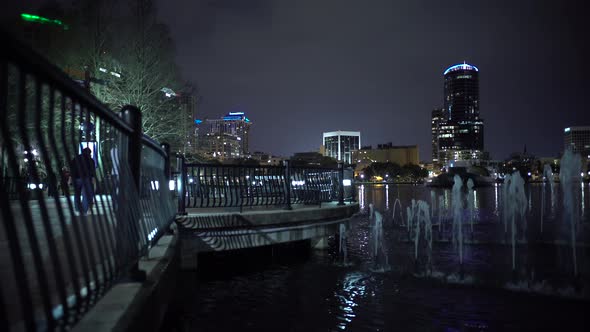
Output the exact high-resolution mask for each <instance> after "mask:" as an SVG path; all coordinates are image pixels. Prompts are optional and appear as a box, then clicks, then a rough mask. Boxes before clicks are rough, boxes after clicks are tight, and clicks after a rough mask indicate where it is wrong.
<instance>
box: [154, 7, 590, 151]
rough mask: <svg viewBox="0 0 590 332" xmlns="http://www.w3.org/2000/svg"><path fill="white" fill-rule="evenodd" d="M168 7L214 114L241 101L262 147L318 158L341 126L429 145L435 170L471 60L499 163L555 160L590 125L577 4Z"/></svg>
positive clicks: (207, 111) (183, 60)
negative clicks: (519, 155) (446, 80)
mask: <svg viewBox="0 0 590 332" xmlns="http://www.w3.org/2000/svg"><path fill="white" fill-rule="evenodd" d="M158 4H159V11H160V17H161V18H162V20H163V21H164V22H165V23H167V24H169V25H170V28H171V32H172V34H173V36H174V38H175V39H176V42H177V45H178V50H177V51H178V60H179V63H180V65H181V67H182V68H184V70H185V71H186V72H187V73H189V75H190V79H194V81H195V82H198V85H199V87H200V89H201V93H202V95H203V101H202V103H201V104H200V105H199V111H200V112H201V114H202V116H203V117H204V116H211V115H214V114H219V113H223V112H225V111H227V110H229V109H233V108H234V107H235V106H236V105H240V107H241V108H242V109H241V110H242V111H245V112H248V114H250V115H251V117H252V118H255V119H256V120H257V121H256V124H255V128H253V129H254V130H255V131H254V132H253V135H252V141H251V146H252V150H261V151H267V152H271V153H273V154H280V155H286V156H288V155H292V154H293V153H294V152H298V151H316V150H317V149H318V140H317V138H316V137H317V135H319V133H321V132H324V131H329V130H338V129H340V130H356V131H361V132H362V135H363V137H364V139H363V141H364V142H365V143H366V144H367V145H368V144H373V145H375V144H378V143H383V142H389V141H392V142H394V144H396V145H412V144H418V145H419V146H420V148H421V150H422V153H421V155H420V159H421V160H424V161H429V160H430V153H428V151H429V149H430V144H431V142H430V139H431V135H430V118H431V111H432V109H433V108H436V107H440V106H442V104H443V98H442V92H443V84H442V77H443V71H444V70H445V69H446V68H447V67H449V66H450V65H453V64H456V63H460V62H463V61H467V62H468V63H474V64H476V65H477V66H478V68H479V69H480V70H481V72H480V90H481V91H480V95H481V107H480V110H481V113H482V117H484V118H485V119H486V133H485V136H486V137H485V142H486V149H487V150H488V151H490V154H491V157H492V158H494V159H503V158H505V157H507V156H508V154H509V153H511V152H514V151H522V149H523V146H524V145H525V144H526V145H527V148H528V150H529V151H530V152H531V153H533V154H536V155H539V156H547V155H549V156H553V155H556V154H558V153H559V152H560V151H561V149H562V146H563V144H562V133H563V128H565V127H568V126H574V125H587V123H584V120H585V119H586V118H587V117H585V116H584V114H583V111H584V108H585V107H586V106H585V104H586V103H585V101H584V98H583V96H584V91H585V90H587V88H588V83H587V82H586V81H585V79H584V77H586V76H587V74H588V66H587V65H585V63H584V61H583V60H584V57H586V56H587V55H588V54H589V52H588V46H587V45H585V44H584V42H583V38H582V37H583V34H582V32H581V31H583V29H581V28H582V27H583V26H584V25H585V23H584V21H583V18H582V16H581V14H580V13H581V11H579V10H578V9H577V8H576V3H572V2H567V3H563V4H562V3H552V2H549V1H541V2H538V1H536V2H518V3H513V2H508V1H500V2H494V3H493V4H488V3H468V4H467V3H465V2H463V1H450V2H445V3H444V4H443V3H440V2H424V3H422V2H420V3H409V4H392V3H391V2H388V1H375V2H373V3H372V6H367V5H365V4H361V3H355V2H342V1H338V2H335V1H334V2H330V1H327V2H322V4H321V5H320V4H317V3H316V2H313V1H299V2H297V6H294V5H293V4H291V3H290V2H286V1H250V2H247V3H244V2H241V1H210V2H199V3H195V4H193V3H192V2H191V4H189V2H188V1H173V2H172V3H170V4H168V2H166V5H165V4H164V2H163V1H159V2H158ZM578 4H579V3H578ZM186 6H190V8H191V9H190V10H184V11H182V12H180V13H179V12H178V10H177V8H179V7H186ZM564 63H565V64H567V66H574V67H575V68H576V70H573V71H564V70H562V67H561V66H563V65H564ZM553 112H559V114H560V116H559V117H558V118H550V115H551V114H552V113H553ZM586 121H587V120H586ZM386 124H388V125H386ZM302 132H304V133H309V135H300V134H298V133H302ZM301 136H303V137H301ZM269 137H272V138H273V139H272V140H269V139H268V138H269Z"/></svg>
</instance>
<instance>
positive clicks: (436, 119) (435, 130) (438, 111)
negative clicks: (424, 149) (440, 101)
mask: <svg viewBox="0 0 590 332" xmlns="http://www.w3.org/2000/svg"><path fill="white" fill-rule="evenodd" d="M443 111H444V109H443V108H435V109H434V110H432V121H431V123H430V125H431V130H432V162H433V163H438V138H439V131H440V126H441V122H442V120H443V114H444V112H443Z"/></svg>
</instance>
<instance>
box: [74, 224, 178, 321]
mask: <svg viewBox="0 0 590 332" xmlns="http://www.w3.org/2000/svg"><path fill="white" fill-rule="evenodd" d="M139 268H140V269H141V270H144V271H146V274H147V279H146V281H144V282H143V283H120V284H116V285H115V286H113V287H112V288H111V289H110V290H109V291H108V292H107V294H106V295H105V296H104V297H103V298H102V299H101V300H100V301H99V302H98V303H97V304H96V305H95V306H94V307H93V308H92V309H91V310H90V311H89V312H88V313H87V314H86V315H84V317H83V318H82V320H81V321H80V322H78V323H77V324H76V325H75V326H74V329H73V331H140V330H141V331H158V330H159V328H160V325H161V324H162V320H163V318H164V315H165V313H166V309H167V307H168V304H169V303H170V301H171V298H172V296H173V294H174V285H175V280H176V276H177V273H178V271H179V255H178V237H177V235H165V236H163V237H162V238H161V239H160V240H159V241H158V244H157V245H156V246H154V247H153V248H151V249H150V252H149V253H148V257H146V258H143V259H142V260H141V261H140V262H139Z"/></svg>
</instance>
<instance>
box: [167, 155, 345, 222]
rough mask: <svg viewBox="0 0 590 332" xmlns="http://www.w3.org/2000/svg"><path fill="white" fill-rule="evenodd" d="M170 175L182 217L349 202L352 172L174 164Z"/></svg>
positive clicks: (326, 169)
mask: <svg viewBox="0 0 590 332" xmlns="http://www.w3.org/2000/svg"><path fill="white" fill-rule="evenodd" d="M177 165H178V167H179V169H178V170H177V172H175V174H174V178H175V184H176V189H177V193H178V199H179V202H178V206H179V211H180V212H181V213H183V212H186V209H195V208H228V207H239V208H240V210H241V209H243V208H246V207H254V206H283V207H285V208H287V209H290V208H291V205H292V204H317V205H321V203H322V202H330V201H340V202H343V200H344V199H346V198H349V199H351V198H352V196H353V190H352V185H351V184H352V183H351V181H352V173H351V172H346V173H347V176H345V175H344V174H345V172H344V169H343V167H342V165H340V167H339V168H333V169H332V168H314V167H291V166H290V165H289V161H288V160H287V161H285V164H284V165H283V166H266V165H216V164H190V163H185V162H184V159H183V158H182V157H179V159H178V160H177Z"/></svg>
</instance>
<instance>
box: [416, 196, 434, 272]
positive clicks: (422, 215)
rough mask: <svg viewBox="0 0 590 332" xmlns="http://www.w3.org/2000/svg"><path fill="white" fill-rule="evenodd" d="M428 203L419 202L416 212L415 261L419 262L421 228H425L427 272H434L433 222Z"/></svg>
mask: <svg viewBox="0 0 590 332" xmlns="http://www.w3.org/2000/svg"><path fill="white" fill-rule="evenodd" d="M428 210H429V207H428V203H426V202H425V201H422V200H421V201H418V203H417V211H416V223H415V231H414V260H415V261H416V262H417V261H418V247H419V242H420V228H421V227H423V228H424V240H425V241H426V256H427V259H428V260H427V271H428V272H429V273H430V272H431V271H432V222H431V219H430V213H429V211H428Z"/></svg>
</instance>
